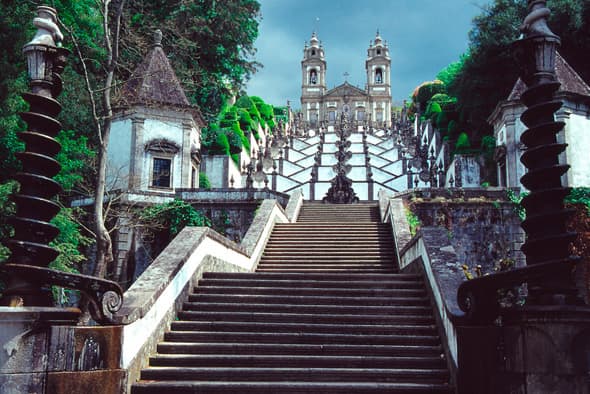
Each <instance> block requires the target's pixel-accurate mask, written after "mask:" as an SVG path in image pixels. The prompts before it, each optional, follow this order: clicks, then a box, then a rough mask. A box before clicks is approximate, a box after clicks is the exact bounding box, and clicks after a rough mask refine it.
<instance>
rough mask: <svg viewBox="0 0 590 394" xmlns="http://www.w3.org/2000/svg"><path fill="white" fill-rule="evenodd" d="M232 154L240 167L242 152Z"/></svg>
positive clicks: (232, 157)
mask: <svg viewBox="0 0 590 394" xmlns="http://www.w3.org/2000/svg"><path fill="white" fill-rule="evenodd" d="M230 156H231V159H232V160H233V161H234V163H236V165H237V166H238V168H239V167H240V154H239V153H232V154H231V155H230Z"/></svg>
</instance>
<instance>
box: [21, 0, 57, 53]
mask: <svg viewBox="0 0 590 394" xmlns="http://www.w3.org/2000/svg"><path fill="white" fill-rule="evenodd" d="M33 25H35V27H36V28H37V32H36V33H35V36H34V37H33V39H32V40H31V41H30V42H29V43H28V44H27V45H25V46H28V45H49V46H57V47H59V46H61V42H62V41H63V39H64V36H63V34H62V33H61V31H60V30H59V27H58V26H57V13H56V12H55V10H54V9H53V8H51V7H46V6H39V7H37V17H36V18H34V19H33Z"/></svg>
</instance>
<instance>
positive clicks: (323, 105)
mask: <svg viewBox="0 0 590 394" xmlns="http://www.w3.org/2000/svg"><path fill="white" fill-rule="evenodd" d="M326 71H327V62H326V57H325V51H324V48H323V46H322V45H321V43H320V41H319V39H318V37H317V35H316V34H315V33H313V34H312V36H311V39H310V42H309V45H307V43H306V45H305V48H304V50H303V60H302V61H301V77H302V83H301V111H302V114H303V117H304V119H305V120H306V121H307V122H308V124H309V125H310V126H312V127H313V126H315V125H319V124H320V122H325V123H327V124H333V123H334V122H335V121H336V120H337V119H338V118H339V117H340V116H341V115H342V114H346V115H347V116H349V117H350V118H351V119H353V120H356V121H358V122H359V123H365V122H366V123H371V124H373V125H374V126H376V127H390V126H391V101H392V100H391V78H390V74H391V72H390V71H391V58H390V56H389V48H388V46H387V44H386V43H384V42H383V39H382V38H381V36H380V35H379V32H377V35H376V37H375V41H374V42H373V41H371V42H370V44H369V48H368V49H367V59H366V61H365V71H366V78H367V79H366V86H365V89H364V90H363V89H360V88H358V87H356V86H353V85H351V84H349V83H348V82H347V81H345V82H344V83H343V84H341V85H339V86H336V87H335V88H333V89H330V90H328V89H327V83H326Z"/></svg>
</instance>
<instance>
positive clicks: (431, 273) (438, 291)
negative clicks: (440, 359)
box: [379, 191, 465, 369]
mask: <svg viewBox="0 0 590 394" xmlns="http://www.w3.org/2000/svg"><path fill="white" fill-rule="evenodd" d="M379 207H380V211H381V219H382V221H383V222H391V225H392V229H393V233H394V241H395V247H396V249H397V250H396V252H397V254H398V257H399V260H398V261H399V266H400V270H402V271H412V270H416V271H422V272H423V273H424V276H425V279H426V280H427V285H428V286H429V288H430V293H431V295H432V297H433V300H434V303H435V305H436V313H437V314H438V316H437V318H438V320H439V322H440V324H441V325H442V327H443V329H444V333H443V334H444V335H443V341H444V342H446V346H445V347H446V349H447V351H448V354H449V356H450V359H451V362H452V367H453V369H454V368H456V366H457V361H458V360H457V332H456V325H457V324H458V323H460V322H461V321H462V320H463V319H464V316H465V313H464V312H463V311H462V310H461V309H460V307H459V304H458V303H457V290H458V288H459V286H460V285H461V283H463V282H464V274H463V273H462V272H460V271H458V270H456V265H455V264H449V263H451V262H456V261H457V254H456V253H455V250H454V248H453V246H452V245H451V242H450V240H449V238H448V236H447V232H446V230H445V229H444V228H441V227H426V228H422V229H421V230H420V231H419V232H418V233H417V234H416V235H415V236H413V237H412V235H411V234H410V229H409V225H408V222H407V220H406V216H405V211H404V206H403V201H402V199H401V198H388V196H387V194H386V192H384V191H380V192H379Z"/></svg>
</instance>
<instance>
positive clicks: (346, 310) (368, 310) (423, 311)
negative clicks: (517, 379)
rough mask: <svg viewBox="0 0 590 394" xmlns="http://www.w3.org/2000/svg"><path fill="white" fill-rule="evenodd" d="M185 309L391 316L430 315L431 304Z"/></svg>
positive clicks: (192, 306) (189, 306)
mask: <svg viewBox="0 0 590 394" xmlns="http://www.w3.org/2000/svg"><path fill="white" fill-rule="evenodd" d="M183 309H184V311H185V312H186V311H210V312H226V313H229V312H262V313H303V314H383V315H391V316H407V315H412V316H414V315H428V316H432V308H431V307H430V306H408V305H341V304H324V305H321V304H303V305H302V304H265V303H260V302H259V303H245V304H239V303H235V302H206V303H205V302H203V303H185V304H184V308H183Z"/></svg>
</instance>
